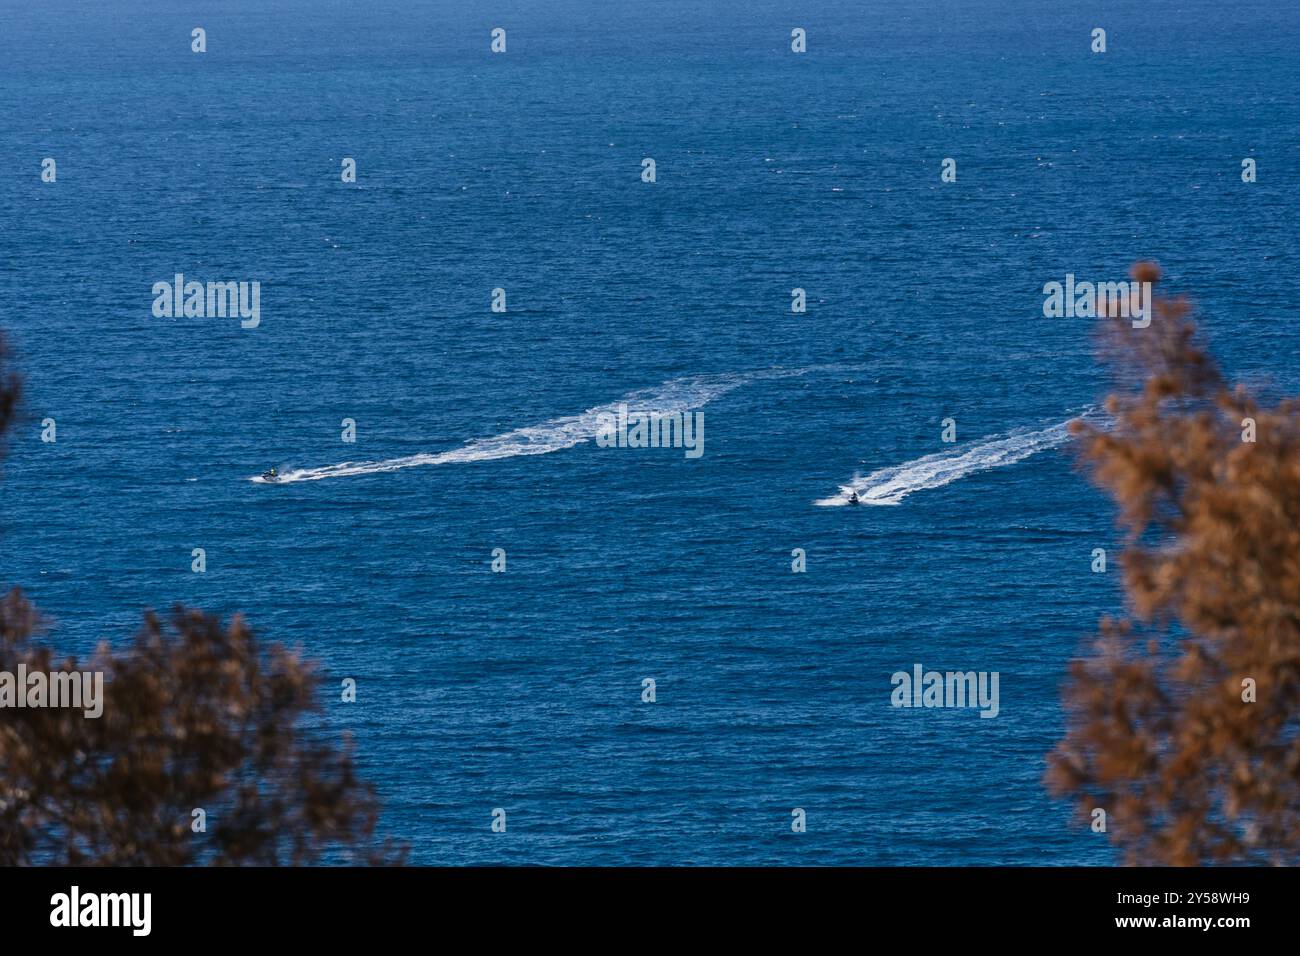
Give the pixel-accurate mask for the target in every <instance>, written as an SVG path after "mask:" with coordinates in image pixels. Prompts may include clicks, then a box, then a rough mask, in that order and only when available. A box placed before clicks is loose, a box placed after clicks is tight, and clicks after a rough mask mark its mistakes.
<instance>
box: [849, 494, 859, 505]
mask: <svg viewBox="0 0 1300 956" xmlns="http://www.w3.org/2000/svg"><path fill="white" fill-rule="evenodd" d="M849 504H851V505H860V504H862V502H860V501H859V500H858V493H857V492H856V491H850V492H849Z"/></svg>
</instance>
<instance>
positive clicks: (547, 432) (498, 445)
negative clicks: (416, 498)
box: [249, 365, 850, 484]
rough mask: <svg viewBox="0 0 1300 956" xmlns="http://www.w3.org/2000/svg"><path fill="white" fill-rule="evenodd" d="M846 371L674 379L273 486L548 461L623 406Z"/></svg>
mask: <svg viewBox="0 0 1300 956" xmlns="http://www.w3.org/2000/svg"><path fill="white" fill-rule="evenodd" d="M849 367H850V366H843V365H813V366H809V367H807V368H796V369H783V368H772V369H763V370H761V371H756V372H743V373H729V374H720V375H695V376H689V377H686V378H675V379H672V380H671V381H667V382H664V383H663V384H662V385H659V386H657V387H654V388H646V389H640V390H638V391H635V392H630V393H628V394H627V395H625V396H623V397H622V398H620V399H618V400H617V401H614V402H610V403H609V404H607V405H599V406H597V407H595V408H589V409H587V410H586V411H585V412H582V413H581V414H578V415H568V416H565V417H563V418H553V419H551V420H550V421H547V422H542V423H541V424H539V425H528V426H526V427H524V428H516V429H514V430H513V431H508V432H505V433H504V434H501V435H495V436H493V437H491V438H478V439H475V440H473V441H470V442H468V443H466V444H465V445H462V446H461V447H459V448H453V449H450V450H448V451H443V452H437V453H431V454H419V455H407V456H406V457H404V458H389V459H387V460H385V461H345V462H342V463H341V464H338V465H325V466H323V467H320V468H290V469H287V470H285V471H284V472H282V473H281V475H280V477H279V480H278V481H276V482H274V484H285V483H287V482H294V481H320V480H321V479H323V478H346V477H348V476H351V475H374V474H379V473H381V472H386V471H398V470H400V469H402V468H416V467H419V466H422V465H451V464H458V463H462V462H472V461H494V460H496V459H499V458H515V457H517V456H519V455H546V454H550V453H551V452H553V451H561V450H563V449H565V448H572V447H574V446H575V445H579V444H581V443H583V442H586V441H593V440H594V439H595V437H596V430H597V426H598V424H599V421H600V418H599V416H600V415H602V414H605V413H617V410H618V406H619V405H620V404H626V405H628V406H629V407H632V408H634V409H635V410H636V411H638V412H659V413H661V414H665V413H672V412H685V411H689V410H692V409H697V408H701V407H702V406H704V405H707V404H708V403H709V402H711V401H713V400H714V399H715V398H718V397H719V396H721V395H725V394H726V393H727V392H730V391H733V390H735V389H737V388H740V387H741V386H742V385H747V384H748V383H750V382H755V381H760V380H765V379H780V378H794V377H797V376H800V375H806V374H808V373H809V372H814V371H822V370H830V369H837V368H839V369H844V368H849ZM249 480H250V481H254V482H262V483H265V484H271V483H272V482H267V481H266V479H264V478H262V477H261V476H260V475H255V476H253V477H251V478H250V479H249Z"/></svg>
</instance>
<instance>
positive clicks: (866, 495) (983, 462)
mask: <svg viewBox="0 0 1300 956" xmlns="http://www.w3.org/2000/svg"><path fill="white" fill-rule="evenodd" d="M1091 414H1092V409H1091V408H1089V409H1087V410H1086V411H1084V412H1083V414H1082V415H1080V416H1078V418H1082V419H1087V418H1089V417H1090V415H1091ZM1074 420H1075V419H1069V420H1067V421H1063V422H1061V423H1059V424H1056V425H1052V426H1050V427H1048V428H1041V429H1028V428H1022V429H1017V430H1016V431H1012V432H1007V433H1006V434H1005V435H997V436H994V437H992V438H986V439H984V440H983V441H979V442H976V443H975V444H973V445H967V446H965V447H964V448H956V449H953V450H952V451H950V452H937V453H935V454H933V455H926V456H924V457H922V458H917V459H916V460H914V461H909V462H906V463H904V464H902V465H892V466H890V467H888V468H881V469H880V470H878V471H873V472H872V473H871V474H869V475H867V476H865V477H855V478H854V479H853V481H851V482H850V483H848V484H846V485H840V493H839V494H837V495H833V496H831V497H829V498H821V499H819V500H817V501H814V502H813V504H815V505H819V506H821V507H825V508H834V507H839V506H841V505H847V504H848V503H849V495H850V493H852V492H855V491H856V492H857V493H858V500H859V501H860V502H861V503H862V504H864V505H896V504H899V503H901V502H902V500H903V499H904V498H906V497H907V496H908V495H910V494H912V493H913V492H915V491H925V490H927V489H930V488H942V487H943V486H944V485H947V484H951V483H952V482H954V481H956V480H957V479H958V478H964V477H966V476H967V475H973V474H975V473H976V472H981V471H989V470H991V469H993V468H1001V467H1003V466H1004V465H1013V464H1015V463H1016V462H1018V461H1024V460H1025V459H1026V458H1028V457H1030V456H1031V455H1036V454H1038V453H1039V452H1040V451H1047V450H1048V449H1051V448H1057V447H1059V446H1061V445H1064V444H1065V443H1066V442H1068V441H1069V440H1070V422H1071V421H1074Z"/></svg>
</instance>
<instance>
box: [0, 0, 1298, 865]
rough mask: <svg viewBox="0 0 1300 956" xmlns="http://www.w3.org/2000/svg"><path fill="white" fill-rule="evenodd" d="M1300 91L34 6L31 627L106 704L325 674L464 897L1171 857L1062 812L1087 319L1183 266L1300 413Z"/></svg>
mask: <svg viewBox="0 0 1300 956" xmlns="http://www.w3.org/2000/svg"><path fill="white" fill-rule="evenodd" d="M196 28H201V29H202V30H203V31H204V38H205V51H204V52H201V53H198V52H194V50H193V45H194V43H195V41H194V39H193V37H194V34H193V31H194V30H195V29H196ZM497 29H500V30H503V31H504V34H503V37H504V40H503V42H504V51H503V52H494V51H493V44H494V39H493V31H494V30H497ZM1097 29H1101V30H1104V31H1105V51H1104V52H1094V50H1093V48H1094V46H1095V45H1096V39H1095V34H1094V31H1095V30H1097ZM795 31H803V43H804V45H805V46H804V50H803V52H795V50H794V49H793V46H795V45H797V44H798V41H797V39H796V38H795V36H794V35H793V34H794V32H795ZM1298 51H1300V6H1297V5H1295V4H1291V3H1277V2H1270V3H1263V2H1256V0H1244V2H1240V3H1234V4H1223V3H1219V2H1212V0H1178V2H1172V0H1144V2H1136V0H1114V2H1107V3H1104V4H1102V3H1078V2H1070V3H1063V2H1043V0H919V2H912V3H883V4H864V3H858V2H850V0H824V2H817V3H798V2H795V3H790V2H775V0H743V2H742V0H715V2H708V3H704V2H686V0H660V2H654V3H613V2H601V0H527V2H523V0H494V2H491V3H487V2H475V3H464V2H452V0H432V2H419V3H411V2H397V0H368V2H367V3H364V4H358V3H353V2H344V0H311V2H307V0H275V2H267V0H228V2H222V3H219V4H217V3H184V4H181V3H175V2H164V0H135V2H130V3H127V2H125V0H110V2H94V3H91V2H74V0H47V2H42V3H40V4H31V3H27V2H16V0H0V171H2V173H0V253H2V254H0V329H3V330H4V333H5V335H6V337H7V339H8V340H9V342H10V344H11V346H12V347H13V348H14V350H15V353H16V357H15V362H16V364H17V366H18V367H19V368H20V369H21V370H22V372H23V374H24V376H25V379H26V399H25V406H24V418H23V419H22V421H20V423H19V424H18V426H17V428H16V430H15V431H14V433H13V434H12V435H11V436H10V441H9V447H8V454H7V456H6V458H5V460H4V462H3V476H2V480H0V582H2V583H3V586H4V587H5V588H8V587H11V586H17V587H21V588H22V589H23V590H24V591H25V592H26V593H27V594H28V596H29V597H31V598H32V599H33V600H34V601H35V602H36V604H37V605H38V606H39V607H40V609H41V610H42V611H43V613H44V614H45V615H46V617H47V619H48V623H49V629H48V633H46V634H45V635H44V637H43V638H42V639H43V640H44V641H46V642H48V643H49V644H50V645H51V646H53V647H54V648H56V650H57V652H58V653H59V654H77V655H80V656H82V657H84V656H85V655H87V654H89V653H90V652H91V651H92V650H93V648H94V647H95V645H96V644H98V643H99V642H100V641H108V642H110V643H114V644H117V643H122V644H125V643H126V642H127V641H129V640H130V639H131V637H132V635H133V634H134V633H135V632H136V630H137V629H138V627H139V625H140V620H141V615H142V613H143V611H144V609H147V608H152V609H155V610H158V611H161V612H166V611H167V610H168V609H170V608H172V607H173V606H175V605H177V604H182V605H186V606H192V607H197V608H202V609H205V610H208V611H211V612H213V613H216V614H220V615H221V616H222V617H226V618H228V617H230V616H233V615H234V614H236V613H240V614H243V615H244V616H245V618H246V620H247V621H248V622H249V623H250V624H251V625H252V627H253V628H254V629H255V630H256V632H257V634H258V635H259V637H260V638H261V639H263V640H265V641H266V642H268V643H271V642H278V643H282V644H285V645H287V646H290V647H295V648H300V649H301V651H302V653H303V654H304V656H306V657H309V658H311V659H314V660H316V661H318V662H319V670H320V673H321V675H322V683H321V687H320V694H319V696H320V705H321V710H320V712H319V714H317V715H316V716H315V717H313V718H312V721H313V723H312V728H313V732H316V733H319V734H321V735H323V736H325V737H327V738H330V739H338V738H340V737H341V736H342V735H343V734H345V733H347V734H350V735H351V737H352V739H353V741H354V745H355V753H356V758H357V760H358V763H359V766H360V773H361V775H362V776H363V777H364V778H365V779H367V780H369V781H370V782H371V783H372V784H373V785H374V788H375V791H376V794H377V796H378V798H379V800H380V802H381V804H382V815H381V818H380V824H379V834H380V835H381V836H383V837H391V838H393V839H394V840H397V841H401V842H404V843H406V844H407V845H408V847H409V860H410V862H412V863H415V864H428V865H466V864H508V865H518V864H541V865H728V866H731V865H830V866H834V865H885V866H895V865H898V866H915V865H940V866H962V865H1078V864H1084V865H1102V864H1109V863H1113V862H1116V861H1117V860H1118V856H1117V855H1116V853H1115V851H1114V849H1113V848H1112V847H1111V845H1110V843H1109V842H1108V839H1107V837H1106V836H1105V835H1104V834H1098V833H1093V832H1092V831H1091V830H1090V828H1089V827H1088V826H1087V825H1086V824H1087V820H1086V819H1085V818H1084V817H1083V816H1082V815H1081V813H1080V812H1079V809H1078V807H1077V806H1075V805H1073V804H1071V803H1068V802H1066V801H1062V800H1060V799H1056V798H1054V797H1053V796H1052V795H1051V794H1050V793H1049V792H1048V791H1047V790H1046V789H1045V787H1044V785H1043V782H1042V778H1043V774H1044V770H1045V767H1046V755H1047V754H1048V753H1049V752H1050V751H1051V750H1052V748H1053V747H1054V745H1055V744H1056V742H1057V741H1058V740H1060V739H1061V737H1062V735H1063V733H1064V727H1065V720H1066V714H1065V713H1064V711H1063V710H1062V705H1061V689H1062V685H1063V683H1064V681H1065V679H1066V675H1067V669H1068V667H1069V665H1070V662H1071V660H1072V659H1074V658H1076V657H1078V656H1080V655H1082V654H1086V653H1088V652H1089V650H1088V649H1089V643H1090V635H1091V634H1093V633H1094V632H1095V629H1096V626H1097V622H1098V620H1099V618H1100V617H1102V616H1103V615H1106V614H1121V613H1123V611H1124V607H1125V603H1124V594H1123V590H1122V583H1121V575H1122V572H1121V569H1122V567H1123V550H1124V547H1125V538H1124V534H1123V532H1122V530H1120V529H1119V528H1118V527H1117V525H1116V521H1115V509H1114V507H1113V505H1112V503H1111V502H1110V501H1109V500H1108V499H1107V498H1106V497H1105V496H1104V495H1103V494H1101V493H1100V492H1099V491H1097V490H1096V489H1095V488H1094V486H1093V485H1092V484H1091V483H1090V481H1089V477H1088V474H1087V472H1086V470H1085V469H1083V468H1082V467H1081V465H1080V462H1079V460H1078V454H1077V449H1075V448H1074V447H1073V446H1072V443H1071V439H1070V437H1069V433H1068V428H1067V423H1068V422H1069V421H1071V420H1072V419H1074V418H1076V417H1078V416H1082V415H1091V416H1096V415H1099V414H1104V412H1102V411H1100V410H1101V409H1102V403H1103V400H1104V397H1105V395H1106V393H1107V391H1108V390H1109V389H1110V388H1112V387H1113V386H1114V380H1113V378H1112V377H1111V373H1110V372H1109V371H1108V370H1107V369H1106V368H1105V367H1104V366H1103V365H1102V364H1100V363H1099V361H1098V358H1097V348H1096V346H1097V341H1096V334H1095V333H1096V322H1095V320H1091V319H1088V318H1064V317H1054V318H1049V317H1046V316H1045V315H1044V310H1043V304H1044V291H1043V289H1044V285H1045V284H1046V283H1049V282H1053V281H1061V282H1063V281H1065V278H1066V276H1067V275H1074V276H1076V277H1077V278H1078V279H1079V280H1085V279H1087V280H1092V281H1111V280H1123V279H1126V278H1127V272H1128V268H1129V266H1130V264H1131V263H1133V262H1134V261H1135V260H1139V259H1148V258H1149V259H1155V260H1157V261H1158V262H1159V263H1160V264H1161V267H1162V269H1163V270H1164V275H1165V278H1164V279H1163V281H1162V283H1161V286H1160V288H1161V289H1164V290H1165V291H1167V292H1170V293H1174V294H1186V295H1187V296H1189V297H1190V298H1191V299H1192V300H1193V301H1194V302H1195V305H1196V307H1197V310H1198V316H1199V324H1200V326H1201V328H1202V331H1203V333H1204V335H1205V337H1206V340H1207V342H1208V343H1209V345H1210V347H1211V349H1212V350H1213V351H1214V354H1215V355H1216V357H1217V358H1218V359H1219V361H1220V362H1221V363H1222V364H1223V365H1224V367H1225V368H1226V369H1227V370H1228V372H1229V374H1230V375H1231V376H1232V377H1233V378H1234V379H1237V380H1240V381H1243V382H1246V383H1248V384H1249V385H1251V387H1254V388H1257V389H1259V390H1261V393H1262V394H1265V395H1273V396H1276V395H1284V394H1295V393H1296V391H1297V389H1300V365H1298V363H1297V358H1296V356H1297V346H1298V345H1300V327H1298V326H1297V312H1296V303H1297V302H1300V276H1298V274H1297V255H1296V246H1297V242H1296V240H1297V228H1296V224H1297V222H1298V221H1300V198H1298V197H1300V191H1298V190H1300V177H1298V176H1297V165H1298V164H1300V52H1298ZM46 159H53V160H54V161H55V167H54V168H55V170H56V173H55V175H56V178H55V179H54V181H52V182H50V181H45V177H44V176H43V173H44V171H45V168H46V164H45V163H44V161H45V160H46ZM348 159H350V160H352V161H353V162H354V164H355V171H356V176H355V182H348V181H344V176H343V169H344V167H345V165H346V164H345V160H348ZM1248 159H1249V160H1254V161H1255V162H1254V170H1255V173H1254V177H1253V179H1254V181H1250V182H1248V181H1244V179H1243V172H1244V171H1245V167H1244V166H1243V161H1244V160H1248ZM645 160H653V164H652V166H653V175H650V169H651V165H648V164H646V163H645ZM946 160H952V161H953V162H952V163H951V164H949V163H946V162H945V161H946ZM945 170H951V171H952V175H949V176H947V177H945V175H944V173H945ZM178 274H179V275H183V276H184V281H186V282H189V281H198V282H203V283H207V282H227V281H233V282H249V283H251V282H254V281H255V282H257V283H258V284H259V289H260V302H259V314H258V321H257V324H256V325H255V327H245V324H246V323H245V321H244V320H241V319H240V318H239V317H238V316H231V315H226V316H213V315H203V316H185V315H180V316H177V315H170V316H167V315H164V316H162V317H160V316H158V315H156V314H155V307H154V306H155V300H156V298H157V294H156V293H155V291H154V288H155V284H156V283H160V282H162V283H172V282H173V281H174V277H175V276H176V275H178ZM496 290H500V292H499V293H498V292H497V291H496ZM795 290H802V300H803V304H804V307H805V308H804V311H796V300H797V299H798V298H799V293H797V292H796V291H795ZM494 303H495V304H496V305H497V307H498V308H497V309H496V310H494ZM502 308H503V310H501V309H502ZM620 404H625V405H627V406H628V407H629V408H630V409H632V410H633V411H637V410H641V411H646V412H649V411H655V412H663V413H666V414H672V413H678V412H680V413H682V414H683V415H690V416H693V417H692V420H698V421H700V422H702V423H703V445H702V453H701V454H699V455H698V456H690V455H688V454H686V449H683V448H671V447H670V448H631V447H603V446H602V444H598V443H597V442H596V441H595V440H593V436H594V431H593V427H592V426H593V422H594V421H595V420H596V419H597V418H598V417H599V416H600V415H601V414H602V413H609V412H611V410H616V409H617V408H618V406H619V405H620ZM696 413H699V416H698V419H696V418H695V417H694V416H696ZM47 420H53V423H54V427H55V438H56V440H55V441H52V442H51V441H44V440H42V437H43V435H46V434H47V433H48V425H47ZM349 423H350V424H349ZM347 438H353V439H354V440H351V441H349V440H345V439H347ZM945 438H950V439H952V440H951V441H945ZM271 467H275V468H276V469H277V472H278V473H279V474H280V475H282V476H283V477H282V480H280V481H278V482H263V481H260V480H256V479H258V476H260V475H261V474H262V473H263V472H265V471H267V470H268V469H269V468H271ZM855 489H857V490H860V491H861V492H862V495H863V497H864V498H865V499H867V500H866V501H865V503H864V506H861V507H827V506H826V505H830V504H838V503H839V502H840V500H842V499H843V496H844V495H845V494H846V493H847V492H848V491H850V490H855ZM1098 548H1101V549H1105V551H1106V552H1107V555H1108V565H1107V570H1106V572H1105V573H1096V572H1094V570H1093V564H1094V557H1093V553H1094V550H1095V549H1098ZM195 549H202V550H203V554H204V561H205V564H204V566H205V570H204V571H203V572H202V573H197V572H195V571H194V570H193V566H194V560H195V558H194V551H195ZM494 563H495V564H496V566H497V568H499V570H494ZM800 566H801V567H802V570H797V568H799V567H800ZM502 568H503V569H502ZM917 665H920V666H921V667H922V668H924V669H925V670H937V671H942V672H947V671H956V672H967V671H975V672H981V673H987V674H993V673H996V674H998V675H999V684H998V687H999V694H1000V699H999V704H998V712H997V716H996V717H995V718H993V719H988V718H986V717H983V716H981V712H980V710H979V709H978V708H972V707H964V708H963V707H953V708H906V707H896V706H893V703H892V702H891V695H892V692H893V690H894V684H893V675H895V674H896V673H899V672H905V673H908V674H910V673H912V671H913V668H914V667H916V666H917ZM347 679H351V680H353V681H355V685H356V700H355V702H345V701H344V700H343V699H342V698H343V694H342V691H341V688H342V686H343V682H344V681H345V680H347ZM647 681H651V682H653V683H647ZM651 690H653V693H651ZM650 698H653V699H652V700H651V699H650ZM495 810H503V811H504V812H505V818H506V820H507V821H508V822H507V826H506V828H505V831H504V832H496V831H495V830H494V828H493V821H494V811H495ZM801 828H802V830H803V832H797V831H798V830H800V829H801ZM498 829H499V828H498Z"/></svg>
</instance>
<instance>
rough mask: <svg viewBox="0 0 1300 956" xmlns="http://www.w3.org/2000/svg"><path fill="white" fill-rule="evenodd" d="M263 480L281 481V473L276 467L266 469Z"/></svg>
mask: <svg viewBox="0 0 1300 956" xmlns="http://www.w3.org/2000/svg"><path fill="white" fill-rule="evenodd" d="M262 480H263V481H279V480H280V473H279V472H278V471H276V470H275V469H274V468H272V469H271V470H270V471H264V472H262Z"/></svg>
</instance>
